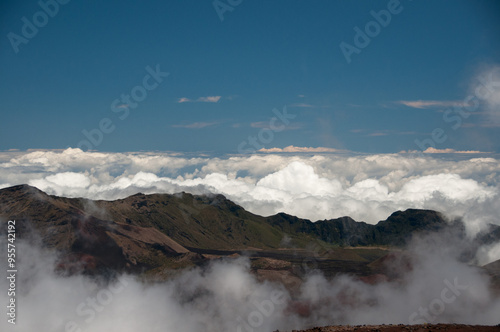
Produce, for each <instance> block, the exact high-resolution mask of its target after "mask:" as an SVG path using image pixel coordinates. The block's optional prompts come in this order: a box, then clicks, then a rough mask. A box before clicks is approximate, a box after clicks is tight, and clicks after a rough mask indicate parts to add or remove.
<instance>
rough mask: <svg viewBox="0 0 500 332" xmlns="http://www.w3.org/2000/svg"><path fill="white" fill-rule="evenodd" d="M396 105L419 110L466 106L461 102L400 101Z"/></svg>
mask: <svg viewBox="0 0 500 332" xmlns="http://www.w3.org/2000/svg"><path fill="white" fill-rule="evenodd" d="M396 103H398V104H403V105H405V106H408V107H412V108H419V109H424V108H435V107H453V106H464V103H463V102H462V101H459V100H399V101H397V102H396Z"/></svg>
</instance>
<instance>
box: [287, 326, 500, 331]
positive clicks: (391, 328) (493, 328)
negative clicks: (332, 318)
mask: <svg viewBox="0 0 500 332" xmlns="http://www.w3.org/2000/svg"><path fill="white" fill-rule="evenodd" d="M333 331H357V332H397V331H414V332H428V331H450V332H452V331H453V332H458V331H480V332H493V331H495V332H498V331H500V325H497V326H484V325H462V324H423V325H403V324H399V325H356V326H355V325H352V326H351V325H347V326H345V325H342V326H325V327H314V328H312V329H309V330H300V331H297V330H293V332H333ZM278 332H279V331H278Z"/></svg>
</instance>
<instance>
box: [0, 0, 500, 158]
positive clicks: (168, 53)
mask: <svg viewBox="0 0 500 332" xmlns="http://www.w3.org/2000/svg"><path fill="white" fill-rule="evenodd" d="M54 1H55V0H54ZM61 2H63V1H62V0H61ZM238 2H240V4H237V3H238ZM42 3H52V6H49V7H48V8H49V9H48V11H51V10H52V11H55V8H54V6H53V3H55V2H53V1H52V2H51V1H45V0H42ZM228 3H229V4H230V3H233V4H237V5H236V6H231V5H229V4H228ZM218 4H219V8H224V7H223V6H230V7H225V8H226V9H228V8H230V9H231V10H227V11H225V12H223V13H220V14H221V16H222V18H223V20H221V19H220V17H219V15H218V13H217V10H216V9H215V8H214V5H213V2H212V1H210V0H208V1H205V0H204V1H200V0H198V1H194V0H182V1H180V0H175V1H173V0H170V1H123V0H122V1H79V0H71V1H69V2H68V3H66V4H64V5H63V4H59V5H58V6H59V8H58V12H57V13H53V14H54V15H52V16H53V17H50V16H49V15H46V14H43V12H42V13H41V14H40V11H41V10H42V8H41V6H40V4H39V3H37V1H22V2H19V1H3V2H2V4H1V5H0V13H1V14H0V20H1V22H2V25H1V31H0V32H1V33H0V34H1V39H0V40H1V42H0V77H1V80H0V110H1V118H0V150H7V149H29V148H49V149H55V148H66V147H68V146H71V147H77V146H79V145H80V147H82V148H87V147H91V148H93V149H96V150H101V151H136V150H169V151H184V152H194V151H214V152H221V153H231V152H237V151H238V146H240V144H241V143H242V142H248V143H249V144H250V141H249V139H248V137H249V136H254V137H256V138H257V144H259V146H262V147H266V148H271V147H281V148H283V147H285V146H288V145H295V146H311V147H319V146H321V147H331V148H337V149H347V150H353V151H360V152H376V153H378V152H382V153H384V152H398V151H401V150H418V149H419V147H418V146H417V145H416V143H415V140H416V139H417V140H424V139H432V136H431V133H432V132H433V130H434V129H436V128H441V129H443V132H444V134H445V135H446V139H445V140H443V139H437V140H436V139H433V142H434V145H435V147H436V148H439V149H444V148H452V149H456V150H479V151H495V152H500V143H499V142H500V140H498V137H500V135H498V134H499V125H498V124H497V123H495V122H492V120H491V118H490V117H488V115H491V114H489V112H488V111H487V110H485V109H484V108H483V106H484V105H481V107H480V108H478V109H477V111H476V112H475V113H477V114H472V115H470V116H468V117H463V118H462V119H461V122H460V125H459V126H457V128H453V125H454V124H457V122H455V121H451V120H449V121H445V120H444V118H443V114H444V113H445V112H446V110H447V109H450V108H452V107H453V106H455V107H456V105H460V102H462V101H463V100H464V98H466V97H467V96H470V95H471V93H472V92H471V91H474V90H473V89H472V90H471V87H474V86H475V84H477V76H478V75H479V74H480V73H481V71H482V70H483V71H484V69H485V68H490V67H492V66H493V67H494V66H496V65H498V63H500V38H499V36H500V14H499V13H500V5H499V3H498V2H496V1H456V0H454V1H409V0H401V1H400V4H399V5H397V2H395V1H394V0H392V1H295V0H282V1H250V0H243V1H237V0H231V1H228V0H220V2H219V3H218ZM388 7H389V10H392V11H393V13H392V14H391V19H390V22H388V23H387V24H384V25H386V26H385V27H384V26H381V25H380V24H371V25H370V22H371V21H374V20H375V19H374V17H373V15H372V14H371V13H370V12H371V11H375V12H380V11H381V10H385V11H387V12H389V13H390V11H389V10H388ZM219 10H221V9H219ZM23 17H25V18H26V19H25V20H24V21H23ZM386 19H387V18H386ZM34 20H35V21H36V20H38V21H37V22H38V25H39V26H40V27H38V28H36V26H35V28H36V29H38V32H37V33H36V35H34V36H30V35H29V33H31V34H34V32H33V31H30V30H29V27H24V31H23V25H26V23H25V22H28V23H29V25H31V24H33V23H34ZM37 22H35V23H37ZM367 24H368V28H370V27H371V28H372V29H379V31H377V30H371V31H369V34H372V35H373V37H371V38H370V37H369V36H368V38H370V42H369V44H368V45H367V46H365V47H361V46H364V45H361V46H360V44H359V42H360V40H358V46H359V47H358V48H357V53H356V52H355V53H352V54H351V55H350V62H349V63H348V61H347V60H346V57H345V56H344V54H343V52H342V50H341V47H340V45H341V43H342V42H344V43H345V44H344V45H346V44H349V45H351V46H352V47H356V43H355V40H354V38H355V35H356V31H355V30H354V28H355V27H358V28H360V29H361V30H363V31H365V28H366V27H367ZM377 27H378V28H377ZM23 32H24V34H25V35H23ZM365 33H366V32H365ZM26 34H27V36H26ZM27 37H29V38H27ZM360 38H362V37H360ZM361 41H362V40H361ZM365 42H366V40H365ZM16 51H17V52H16ZM148 66H149V68H150V69H149V70H148V69H146V68H147V67H148ZM157 67H158V68H159V70H160V71H161V72H165V73H167V72H168V73H169V75H168V76H166V75H163V76H160V77H157V80H155V79H154V78H152V77H151V78H149V77H146V76H147V75H150V71H155V70H156V69H157ZM146 87H147V88H148V89H149V90H147V89H146ZM131 93H132V95H134V94H135V98H136V101H137V103H136V104H137V105H135V104H134V99H129V102H125V101H124V99H123V100H122V98H121V95H122V94H123V95H127V94H128V95H130V94H131ZM496 93H498V91H496ZM115 100H118V101H117V102H115ZM180 101H184V102H180ZM480 101H481V103H483V100H480ZM403 102H404V103H403ZM112 105H113V106H114V107H112ZM285 105H286V106H287V111H288V113H290V114H293V115H296V116H295V117H294V118H293V119H291V118H290V119H289V122H288V123H286V125H285V126H284V127H283V126H281V122H277V124H276V123H275V126H274V127H273V126H272V127H271V128H269V125H270V120H271V119H272V118H273V117H275V113H273V109H275V108H276V109H278V110H279V111H280V112H282V109H283V107H284V106H285ZM134 106H135V108H134ZM490 106H491V105H490ZM496 106H497V104H493V107H496ZM484 107H486V106H484ZM490 108H491V107H490ZM490 111H491V109H490ZM490 113H491V112H490ZM450 116H451V115H450ZM120 117H121V118H120ZM103 119H104V120H103ZM107 119H109V120H107ZM448 119H450V117H448ZM457 121H458V120H457ZM99 126H101V128H99ZM278 127H279V128H280V129H284V130H275V129H277V128H278ZM264 128H267V129H264ZM96 130H99V132H100V133H97V132H96ZM83 131H86V132H88V133H89V135H91V137H92V138H93V139H94V142H93V143H92V142H91V139H89V138H87V137H86V136H85V134H84V133H83ZM259 133H260V137H259ZM270 133H272V136H270ZM92 134H93V136H92ZM84 141H87V142H86V143H82V142H84ZM247 146H249V145H247Z"/></svg>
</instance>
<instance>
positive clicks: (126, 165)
mask: <svg viewBox="0 0 500 332" xmlns="http://www.w3.org/2000/svg"><path fill="white" fill-rule="evenodd" d="M478 156H481V155H470V156H468V155H456V154H449V156H443V155H441V156H438V157H434V156H433V155H432V154H428V155H427V154H426V155H425V156H423V155H413V154H411V153H404V154H379V155H354V154H345V153H344V154H341V153H338V154H331V153H326V154H316V155H311V154H297V155H294V154H269V153H265V154H254V155H244V156H240V155H235V156H227V157H224V158H221V157H209V156H201V155H196V156H187V155H183V154H175V153H100V152H82V151H81V150H79V149H67V150H64V151H28V152H16V151H11V152H2V153H0V187H7V186H11V185H15V184H21V183H28V184H30V185H33V186H36V187H38V188H39V189H41V190H43V191H46V192H48V193H50V194H55V195H60V196H70V197H77V196H78V197H87V198H92V199H108V200H112V199H117V198H123V197H126V196H129V195H132V194H135V193H137V192H143V193H175V192H179V191H187V192H192V193H194V194H200V193H209V192H211V193H220V194H223V195H225V196H226V197H228V198H229V199H231V200H233V201H234V202H236V203H238V204H240V205H242V206H243V207H244V208H246V209H248V210H249V211H251V212H253V213H257V214H261V215H271V214H275V213H278V212H286V213H289V214H293V215H296V216H299V217H303V218H308V219H311V220H313V221H316V220H321V219H330V218H336V217H341V216H346V215H348V216H351V217H353V218H354V219H356V220H358V221H366V222H368V223H376V222H378V221H379V220H383V219H386V218H387V217H388V216H389V215H390V214H391V213H392V212H394V211H396V210H404V209H407V208H427V209H435V210H438V211H441V212H443V213H445V214H446V215H448V216H450V217H457V216H459V217H463V218H465V220H466V221H467V226H468V229H469V230H470V231H471V232H473V233H474V232H477V231H478V230H480V229H481V228H482V227H483V226H484V225H486V224H487V223H496V224H498V223H499V221H498V219H497V216H498V215H500V198H499V192H500V191H499V185H500V164H499V161H498V159H496V158H493V157H479V158H478Z"/></svg>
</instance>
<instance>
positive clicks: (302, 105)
mask: <svg viewBox="0 0 500 332" xmlns="http://www.w3.org/2000/svg"><path fill="white" fill-rule="evenodd" d="M289 107H300V108H313V107H316V106H314V105H311V104H306V103H297V104H291V105H290V106H289Z"/></svg>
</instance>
